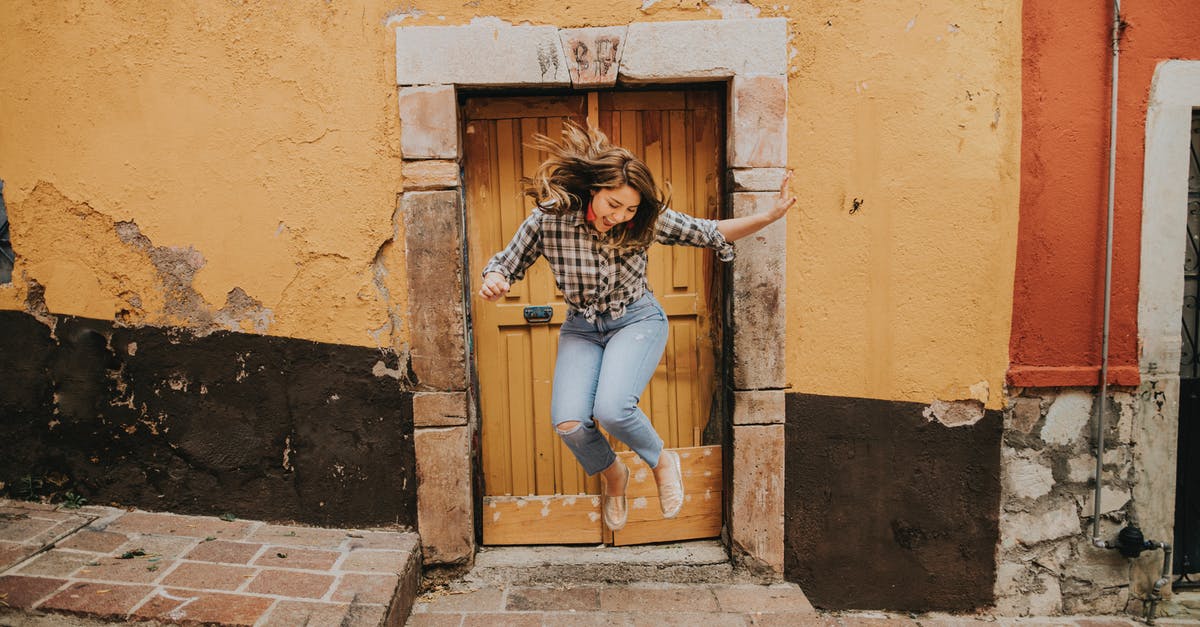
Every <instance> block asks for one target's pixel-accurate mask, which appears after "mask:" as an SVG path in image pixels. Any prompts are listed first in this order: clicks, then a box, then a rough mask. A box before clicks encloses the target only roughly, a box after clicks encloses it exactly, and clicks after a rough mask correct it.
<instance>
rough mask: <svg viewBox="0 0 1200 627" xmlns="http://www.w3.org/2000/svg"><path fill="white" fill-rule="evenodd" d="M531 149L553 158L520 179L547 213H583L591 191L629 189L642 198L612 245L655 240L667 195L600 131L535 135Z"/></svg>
mask: <svg viewBox="0 0 1200 627" xmlns="http://www.w3.org/2000/svg"><path fill="white" fill-rule="evenodd" d="M529 145H530V147H532V148H536V149H538V150H545V151H546V152H549V153H550V157H549V158H548V159H546V160H545V161H543V162H542V164H541V165H540V166H538V169H537V172H536V173H535V174H534V175H533V177H531V178H525V179H522V180H521V184H522V186H523V188H524V190H525V195H526V196H529V197H530V198H532V199H533V201H534V202H535V203H537V204H538V206H539V207H541V208H542V210H543V211H545V212H546V213H551V214H555V215H564V214H568V213H570V212H572V211H579V212H584V211H586V210H587V206H588V203H589V202H591V199H592V193H593V192H595V191H596V190H600V189H606V188H607V189H612V188H617V187H621V186H622V185H629V186H630V187H632V188H633V189H635V190H637V192H638V193H639V194H641V197H642V200H641V202H640V203H638V208H637V211H635V212H634V214H633V218H632V219H631V220H630V221H629V222H627V223H626V224H628V225H629V226H628V227H624V226H619V227H617V228H614V229H613V230H612V231H610V232H609V233H610V237H611V241H610V242H609V245H610V246H614V247H617V248H622V249H625V248H644V247H646V246H649V245H650V244H652V243H653V242H654V227H655V224H656V223H657V222H658V214H659V213H661V212H662V209H663V207H665V206H666V205H667V194H666V193H665V192H664V191H663V190H662V189H660V188H659V187H658V185H656V184H655V182H654V175H652V174H651V173H650V168H648V167H646V164H645V163H643V162H642V160H641V159H638V158H637V157H635V156H633V153H632V152H629V151H628V150H626V149H624V148H621V147H620V146H614V145H612V143H610V142H609V141H608V137H606V136H605V135H604V133H603V132H601V131H600V129H597V128H595V127H589V128H587V129H584V128H583V127H581V126H579V125H578V124H575V123H574V122H567V123H566V124H564V125H563V131H562V139H560V140H558V141H555V140H553V139H551V138H549V137H547V136H545V135H541V134H538V135H535V136H534V137H533V140H532V141H531V142H530V143H529Z"/></svg>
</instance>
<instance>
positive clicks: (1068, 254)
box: [1008, 0, 1200, 386]
mask: <svg viewBox="0 0 1200 627" xmlns="http://www.w3.org/2000/svg"><path fill="white" fill-rule="evenodd" d="M1121 9H1122V12H1123V17H1124V19H1125V21H1126V22H1127V24H1128V27H1127V28H1126V29H1125V34H1124V36H1123V38H1122V40H1121V58H1120V72H1119V78H1120V86H1119V93H1118V111H1117V179H1116V220H1115V222H1114V225H1115V228H1114V236H1113V243H1114V253H1113V296H1112V334H1111V338H1110V350H1109V367H1110V372H1109V382H1110V383H1117V384H1120V385H1136V384H1137V382H1138V368H1137V298H1138V260H1139V255H1140V238H1141V219H1142V218H1141V206H1142V170H1143V167H1144V164H1143V156H1144V150H1145V138H1146V133H1145V126H1146V102H1147V98H1148V96H1149V91H1150V81H1151V79H1152V78H1153V75H1154V68H1155V67H1156V66H1157V64H1158V63H1159V62H1160V61H1163V60H1166V59H1171V58H1184V59H1200V2H1197V1H1196V0H1127V1H1126V2H1123V3H1122V7H1121ZM1023 11H1024V14H1023V17H1022V23H1023V38H1024V56H1023V59H1022V72H1023V76H1022V107H1023V111H1022V131H1021V207H1020V211H1021V216H1020V226H1019V227H1018V240H1017V266H1016V282H1015V291H1014V295H1013V296H1014V298H1013V322H1012V339H1011V343H1010V355H1011V363H1010V365H1009V372H1008V380H1009V384H1010V385H1014V386H1061V385H1096V384H1098V383H1099V371H1100V361H1101V359H1100V357H1101V356H1100V353H1101V331H1102V328H1103V327H1102V325H1103V313H1104V291H1103V290H1104V230H1105V225H1104V221H1105V211H1106V203H1107V175H1108V136H1109V98H1110V94H1109V85H1110V81H1111V80H1112V79H1111V76H1112V73H1111V72H1112V63H1111V58H1112V54H1111V47H1110V43H1109V42H1110V31H1111V23H1112V17H1111V16H1112V7H1111V5H1108V6H1107V7H1106V5H1105V4H1103V3H1100V2H1095V1H1089V2H1084V1H1083V0H1040V1H1036V0H1031V1H1027V2H1025V4H1024V7H1023ZM1181 236H1182V235H1181ZM1180 263H1181V264H1182V263H1183V260H1182V259H1180Z"/></svg>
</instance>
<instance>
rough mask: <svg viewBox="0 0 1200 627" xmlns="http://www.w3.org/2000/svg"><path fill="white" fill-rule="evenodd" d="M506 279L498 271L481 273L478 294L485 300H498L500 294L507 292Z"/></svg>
mask: <svg viewBox="0 0 1200 627" xmlns="http://www.w3.org/2000/svg"><path fill="white" fill-rule="evenodd" d="M508 288H509V285H508V279H506V278H504V275H503V274H500V273H499V272H489V273H487V274H485V275H483V286H482V287H480V288H479V295H480V296H482V297H483V299H484V300H487V301H495V300H500V297H501V296H504V295H505V294H507V293H508Z"/></svg>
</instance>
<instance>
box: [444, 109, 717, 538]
mask: <svg viewBox="0 0 1200 627" xmlns="http://www.w3.org/2000/svg"><path fill="white" fill-rule="evenodd" d="M720 98H721V97H720V94H719V92H716V91H695V92H692V91H688V92H684V91H672V92H629V93H605V94H595V93H593V94H586V95H577V96H576V95H573V96H566V97H508V98H483V97H480V98H472V99H468V100H467V102H466V103H465V105H464V108H465V114H464V116H463V117H464V120H465V125H466V126H465V129H464V137H465V143H466V172H465V174H466V189H467V211H468V215H467V224H468V241H469V247H470V260H471V270H470V271H471V277H470V279H471V283H472V294H473V296H472V313H473V339H474V344H473V347H474V353H475V360H476V361H475V363H476V370H477V372H478V377H479V388H480V409H481V414H482V415H481V420H482V425H481V436H482V448H483V483H484V496H483V500H484V502H483V536H484V537H483V541H484V543H485V544H572V543H599V542H602V541H603V542H609V543H613V544H636V543H644V542H664V541H671V540H682V539H689V538H703V537H714V536H717V535H719V533H720V529H721V502H722V499H721V489H722V486H721V449H720V447H719V446H702V433H703V430H704V427H705V425H706V423H707V421H708V415H709V410H710V407H711V398H712V394H713V390H714V389H715V388H716V382H715V380H714V376H715V375H714V372H715V367H714V347H713V340H712V325H713V314H712V311H713V308H712V306H711V302H712V298H711V290H712V277H713V256H712V253H711V252H709V251H705V250H699V249H693V248H687V247H664V246H660V245H655V246H654V247H652V248H651V250H650V268H649V281H650V286H651V289H653V290H654V292H655V295H656V296H657V297H658V299H659V301H660V302H661V303H662V304H663V307H664V309H665V310H666V311H667V315H668V318H669V325H670V333H669V337H668V343H667V349H666V351H665V354H664V356H663V359H662V361H661V362H660V363H659V366H658V369H657V371H656V372H655V374H654V377H653V379H652V381H651V383H650V385H649V386H648V387H647V389H646V391H645V393H644V394H643V396H642V398H641V401H640V406H641V407H642V409H643V410H644V411H645V412H646V413H647V415H649V416H650V417H651V420H652V422H653V424H654V426H655V429H656V430H657V431H658V433H659V435H660V436H661V437H662V438H663V440H664V441H665V442H666V445H667V446H668V447H670V448H674V449H678V450H679V451H680V453H681V456H682V457H683V466H684V475H685V484H686V492H687V493H688V500H687V502H686V503H685V506H684V509H683V511H682V512H681V513H680V516H679V517H678V518H677V519H675V520H671V521H664V520H662V516H661V512H660V510H659V505H658V497H657V491H656V489H655V485H654V480H653V477H652V475H651V473H650V469H649V468H648V467H647V466H646V465H645V464H644V463H643V462H642V461H641V460H640V459H637V458H636V456H634V455H633V454H632V453H631V452H629V451H628V449H627V448H626V447H624V446H623V445H621V444H620V443H619V442H616V441H615V440H611V441H612V442H613V444H614V448H615V449H616V450H617V451H618V454H619V455H621V456H622V459H623V460H624V461H625V463H626V464H628V465H629V466H630V469H631V471H632V472H633V475H632V478H631V481H630V489H629V501H630V519H629V523H628V525H627V526H626V527H625V529H623V530H622V531H620V532H617V533H615V534H614V533H612V532H610V531H608V530H606V529H604V528H603V523H602V520H601V516H600V498H599V497H600V484H599V480H598V478H596V477H591V478H589V477H587V476H586V475H585V474H584V472H583V470H582V468H581V467H580V466H579V464H578V462H576V461H575V458H574V457H573V456H572V455H571V453H570V451H569V450H568V449H567V448H566V446H565V445H564V444H562V442H561V440H560V439H559V438H558V436H557V435H556V434H555V433H554V429H553V427H552V426H551V424H550V413H549V412H550V395H551V383H552V381H553V375H554V365H555V355H556V353H557V341H558V327H559V324H561V322H562V320H563V319H564V318H565V316H566V305H565V303H564V302H563V299H562V294H561V292H560V291H559V290H558V289H557V287H556V285H555V283H554V277H553V275H552V273H551V272H550V268H549V266H548V264H547V263H546V262H545V260H544V259H542V260H539V261H538V262H537V263H536V264H534V266H533V267H532V268H531V269H530V270H529V272H528V273H527V274H526V278H525V280H523V281H520V282H518V283H516V284H514V286H513V289H512V291H510V293H509V294H508V296H507V297H506V298H504V299H502V301H501V302H498V303H488V302H487V301H484V300H483V299H481V298H479V297H478V296H476V295H474V294H475V293H476V292H477V290H478V287H479V281H480V277H479V271H480V270H481V269H482V267H483V265H484V264H485V263H486V262H487V259H488V258H490V257H491V255H492V254H493V253H495V252H496V251H497V250H500V249H501V248H502V247H503V246H504V245H506V244H507V243H508V241H509V239H510V238H511V237H512V235H513V233H514V232H515V230H516V228H517V225H519V224H520V223H521V221H522V220H524V219H525V217H526V216H528V215H529V211H530V210H531V209H532V201H530V200H529V199H527V198H524V197H522V195H521V192H520V179H521V177H523V176H530V175H532V174H533V172H534V170H535V169H536V168H537V165H538V164H539V163H541V161H542V160H543V159H545V157H546V155H545V154H544V153H539V152H538V151H536V150H534V149H532V148H529V147H528V146H527V143H528V142H529V140H530V139H531V138H532V136H533V134H535V133H543V134H546V135H549V136H551V137H557V136H558V134H559V132H560V131H561V129H562V124H563V122H564V121H566V120H574V121H576V122H579V123H584V122H590V123H591V124H593V125H597V126H599V127H600V128H601V129H602V130H604V131H605V132H606V133H608V134H609V136H610V137H611V138H612V139H613V141H614V143H617V144H619V145H623V146H625V147H627V148H629V149H630V150H632V151H633V152H634V154H637V155H638V156H640V157H641V158H642V159H644V160H645V161H646V163H647V165H648V166H649V167H650V168H651V170H652V171H653V172H654V175H655V178H656V180H657V181H659V182H660V184H668V185H670V188H671V190H672V203H671V206H672V207H673V208H675V209H678V210H680V211H683V212H685V213H690V214H692V215H696V216H699V217H716V216H717V214H718V213H719V206H720V197H721V196H720V191H721V190H720V178H719V173H720V172H721V169H720V158H721V145H722V141H723V139H722V136H721V130H722V123H721V119H722V116H721V112H720V102H721V100H720ZM589 105H590V106H589ZM589 111H590V112H591V115H590V116H589V114H588V112H589ZM529 306H550V307H551V308H552V309H553V311H554V316H553V318H552V319H551V321H550V322H549V323H535V324H531V323H528V322H526V320H525V317H524V310H525V308H526V307H529Z"/></svg>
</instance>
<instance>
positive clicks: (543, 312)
mask: <svg viewBox="0 0 1200 627" xmlns="http://www.w3.org/2000/svg"><path fill="white" fill-rule="evenodd" d="M553 317H554V308H553V307H550V306H548V305H537V306H534V307H526V308H525V322H528V323H530V324H540V323H544V322H550V319H551V318H553Z"/></svg>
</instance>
